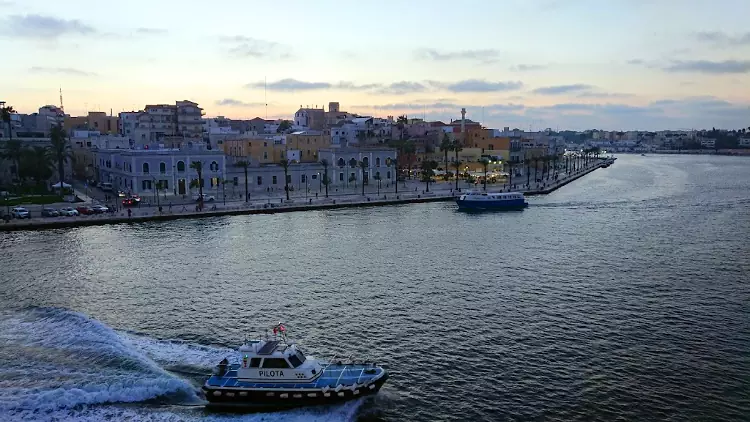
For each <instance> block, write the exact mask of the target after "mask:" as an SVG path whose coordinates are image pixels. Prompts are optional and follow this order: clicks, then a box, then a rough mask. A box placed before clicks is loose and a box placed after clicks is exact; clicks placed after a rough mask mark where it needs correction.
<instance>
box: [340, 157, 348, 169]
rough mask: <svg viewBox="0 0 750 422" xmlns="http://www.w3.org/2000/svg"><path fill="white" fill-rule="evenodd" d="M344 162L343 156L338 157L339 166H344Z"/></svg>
mask: <svg viewBox="0 0 750 422" xmlns="http://www.w3.org/2000/svg"><path fill="white" fill-rule="evenodd" d="M345 165H346V163H345V162H344V159H343V158H339V167H344V166H345Z"/></svg>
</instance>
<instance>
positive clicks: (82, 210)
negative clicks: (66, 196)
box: [76, 205, 96, 215]
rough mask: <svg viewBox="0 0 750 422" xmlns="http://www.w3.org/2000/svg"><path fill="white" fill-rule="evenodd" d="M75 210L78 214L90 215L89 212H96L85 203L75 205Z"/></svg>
mask: <svg viewBox="0 0 750 422" xmlns="http://www.w3.org/2000/svg"><path fill="white" fill-rule="evenodd" d="M76 211H78V213H79V214H80V215H91V214H96V211H94V209H93V208H91V207H89V206H85V205H82V206H80V207H76Z"/></svg>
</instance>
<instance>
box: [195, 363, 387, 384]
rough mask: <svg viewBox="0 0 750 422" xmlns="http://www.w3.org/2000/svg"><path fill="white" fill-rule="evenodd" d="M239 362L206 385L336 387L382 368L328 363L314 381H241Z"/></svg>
mask: <svg viewBox="0 0 750 422" xmlns="http://www.w3.org/2000/svg"><path fill="white" fill-rule="evenodd" d="M239 367H240V365H239V364H234V365H231V366H230V367H229V370H228V371H227V373H226V374H225V375H224V376H221V377H220V376H217V375H212V376H211V377H210V378H209V379H208V381H206V386H208V387H215V388H270V389H274V388H279V389H281V388H283V389H305V388H325V387H329V388H336V386H338V385H339V384H341V385H344V386H348V385H353V384H354V383H358V384H362V383H364V382H366V381H369V380H371V379H373V378H376V377H378V376H380V374H381V373H382V372H383V369H381V368H377V367H374V366H372V365H370V364H350V365H344V364H342V365H330V366H328V367H327V368H326V369H325V370H324V371H323V374H321V376H320V377H318V378H316V379H315V381H314V382H305V383H294V382H253V381H241V380H239V379H237V369H238V368H239ZM367 369H373V370H374V373H370V374H367V373H365V370H367Z"/></svg>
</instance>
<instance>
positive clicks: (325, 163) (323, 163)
mask: <svg viewBox="0 0 750 422" xmlns="http://www.w3.org/2000/svg"><path fill="white" fill-rule="evenodd" d="M320 165H321V166H323V180H321V183H323V184H324V185H325V187H326V198H328V183H329V182H330V180H328V166H329V165H330V164H329V163H328V160H326V159H322V160H320Z"/></svg>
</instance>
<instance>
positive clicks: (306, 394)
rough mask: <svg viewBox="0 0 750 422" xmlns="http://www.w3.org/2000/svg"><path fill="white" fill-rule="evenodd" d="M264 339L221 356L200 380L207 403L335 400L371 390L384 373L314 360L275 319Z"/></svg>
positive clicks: (370, 365) (278, 404) (369, 366)
mask: <svg viewBox="0 0 750 422" xmlns="http://www.w3.org/2000/svg"><path fill="white" fill-rule="evenodd" d="M269 330H270V331H272V332H273V335H269V334H268V333H267V334H266V339H265V340H249V341H247V340H246V341H245V343H244V344H243V345H242V346H240V348H239V349H238V355H237V356H236V359H235V361H238V363H230V361H229V359H227V358H225V359H224V360H222V361H221V362H220V363H219V364H218V365H217V366H216V368H215V369H214V373H213V374H212V375H211V376H210V377H209V378H208V380H206V382H205V384H204V385H203V392H204V393H205V395H206V399H207V400H208V402H209V406H211V407H222V406H230V407H237V406H240V407H241V406H250V407H272V408H286V407H297V406H309V405H318V404H326V403H333V402H341V401H346V400H351V399H356V398H359V397H363V396H368V395H374V394H376V393H377V392H378V391H379V390H380V388H381V387H382V386H383V384H385V382H386V380H387V379H388V372H387V371H386V370H385V369H384V368H382V367H380V366H377V365H376V364H375V363H374V362H366V361H363V362H354V361H351V359H348V360H347V361H343V360H338V361H337V360H336V357H335V356H334V357H333V358H332V359H330V361H319V360H317V359H316V358H315V357H314V356H306V355H305V353H304V352H303V351H302V350H301V349H300V347H299V346H298V345H297V344H295V343H292V342H290V341H288V340H287V329H286V327H285V326H284V325H283V324H282V323H279V324H277V325H275V326H273V327H271V328H270V329H269Z"/></svg>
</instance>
